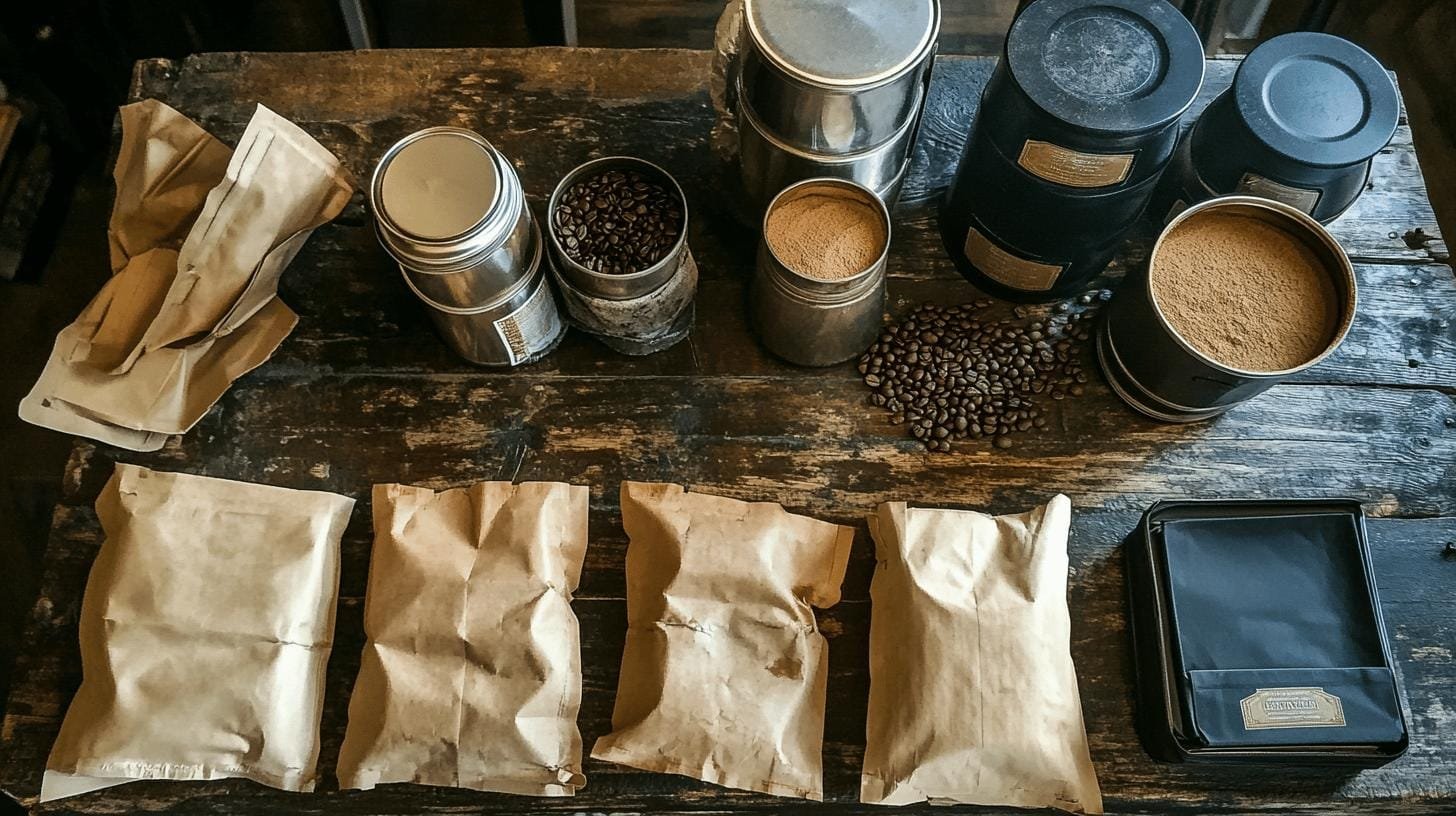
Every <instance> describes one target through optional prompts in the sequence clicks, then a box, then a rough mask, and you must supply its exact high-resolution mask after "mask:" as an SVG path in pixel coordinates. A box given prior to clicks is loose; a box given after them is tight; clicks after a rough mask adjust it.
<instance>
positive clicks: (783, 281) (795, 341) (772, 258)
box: [751, 178, 890, 366]
mask: <svg viewBox="0 0 1456 816" xmlns="http://www.w3.org/2000/svg"><path fill="white" fill-rule="evenodd" d="M809 195H835V196H843V197H846V198H850V199H853V200H855V201H858V202H860V203H862V204H864V205H865V206H867V207H868V208H870V209H871V210H872V211H873V212H874V213H875V215H876V216H877V217H878V218H879V219H880V222H881V224H882V225H883V226H884V233H883V234H884V246H883V247H882V248H881V249H880V252H879V255H878V256H877V257H876V259H875V260H874V262H873V263H871V264H870V265H869V266H867V267H865V268H864V269H863V270H861V271H859V272H857V273H855V274H853V275H851V276H849V277H846V278H839V279H835V280H825V279H821V278H814V277H810V276H808V275H806V274H804V273H802V272H800V271H798V270H795V269H792V268H790V267H789V266H788V265H787V264H785V263H784V262H783V261H782V260H781V259H780V258H779V257H778V256H777V255H775V254H774V251H773V248H772V247H771V246H770V245H769V242H768V237H767V235H768V221H769V217H770V216H772V215H773V213H774V210H775V209H776V208H778V207H780V206H783V205H784V204H787V203H788V202H790V201H794V200H796V199H798V198H801V197H804V196H809ZM763 225H764V237H763V238H761V239H760V240H759V244H758V262H757V267H756V271H755V275H754V280H753V289H752V296H751V301H752V304H751V306H752V313H753V323H754V327H755V328H756V329H757V331H758V336H759V338H760V339H761V340H762V341H763V344H764V346H765V347H767V348H768V350H769V351H771V352H773V353H774V354H776V355H778V356H779V357H782V358H783V359H785V360H787V361H789V362H791V363H795V364H798V365H803V366H827V365H834V364H835V363H842V362H844V361H845V360H848V359H851V358H852V357H854V356H855V355H857V354H859V353H860V352H862V351H864V350H865V348H867V347H868V346H869V345H870V344H871V343H872V342H874V339H875V336H876V335H877V334H878V333H879V331H880V325H881V323H882V321H883V318H884V314H885V262H886V258H887V257H888V256H889V251H890V211H889V210H888V209H886V207H885V203H884V202H883V201H882V200H880V198H879V197H878V196H877V195H875V193H874V191H873V190H870V189H868V188H866V187H864V186H862V185H859V184H856V183H854V182H852V181H846V180H844V179H835V178H815V179H805V180H804V181H801V182H798V183H796V184H793V185H790V186H789V187H787V188H785V189H784V191H783V192H781V193H779V194H778V195H777V196H775V197H774V200H773V201H772V202H771V203H770V204H769V206H768V209H767V211H766V212H765V213H764V218H763Z"/></svg>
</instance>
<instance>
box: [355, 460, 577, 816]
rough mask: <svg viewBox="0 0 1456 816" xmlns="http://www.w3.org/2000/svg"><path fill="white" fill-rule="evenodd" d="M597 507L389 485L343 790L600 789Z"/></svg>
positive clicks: (485, 491)
mask: <svg viewBox="0 0 1456 816" xmlns="http://www.w3.org/2000/svg"><path fill="white" fill-rule="evenodd" d="M588 499H589V491H588V489H587V488H586V487H576V486H572V485H566V484H561V483H556V482H528V483H525V484H521V485H512V484H511V483H509V482H485V483H482V484H477V485H474V486H473V487H470V488H461V489H456V490H446V491H442V492H439V493H437V492H435V491H433V490H427V489H425V488H419V487H406V486H404V485H394V484H389V485H375V487H374V554H373V556H372V558H371V560H370V563H369V590H368V594H367V595H366V597H365V601H364V629H365V632H366V633H367V634H368V636H369V640H368V642H367V643H366V644H365V647H364V654H363V658H362V660H361V661H360V666H359V677H358V680H357V681H356V682H355V684H354V693H353V696H352V697H351V698H350V700H349V728H348V732H347V733H346V734H345V735H344V745H343V748H342V749H341V750H340V753H339V786H340V787H342V788H365V789H367V788H372V787H374V786H375V785H376V784H381V783H387V782H419V783H423V784H426V785H446V786H451V787H461V788H472V789H475V790H483V791H499V792H504V793H517V794H528V795H534V796H570V795H572V794H573V793H575V792H576V789H577V788H578V787H580V786H582V785H584V784H585V783H586V779H585V777H583V776H582V773H581V734H580V733H579V732H578V731H577V727H576V714H577V710H578V708H579V707H580V705H581V648H580V640H579V636H578V632H577V622H576V615H575V614H573V613H572V611H571V593H572V592H573V591H574V590H575V589H576V585H577V581H578V580H579V578H580V575H581V565H582V559H583V557H584V556H585V553H586V525H587V504H588Z"/></svg>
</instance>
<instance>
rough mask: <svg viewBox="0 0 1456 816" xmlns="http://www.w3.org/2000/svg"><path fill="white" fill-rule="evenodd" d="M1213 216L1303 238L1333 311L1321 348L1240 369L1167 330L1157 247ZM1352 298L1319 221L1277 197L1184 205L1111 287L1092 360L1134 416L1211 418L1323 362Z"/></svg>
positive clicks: (1345, 260) (1343, 258) (1341, 262)
mask: <svg viewBox="0 0 1456 816" xmlns="http://www.w3.org/2000/svg"><path fill="white" fill-rule="evenodd" d="M1214 213H1222V214H1233V215H1241V216H1247V217H1251V218H1256V219H1258V220H1261V221H1264V222H1265V223H1268V224H1270V225H1273V226H1275V227H1277V228H1279V229H1280V230H1282V231H1284V232H1285V233H1287V234H1288V235H1290V236H1293V237H1294V238H1296V239H1298V240H1299V241H1301V242H1302V243H1304V245H1305V246H1307V247H1308V248H1309V249H1310V250H1311V251H1312V252H1313V253H1314V256H1315V257H1316V258H1318V259H1319V261H1320V264H1321V268H1322V269H1323V270H1324V272H1325V273H1327V274H1328V275H1329V276H1330V281H1331V283H1332V284H1333V285H1334V291H1335V296H1336V297H1337V298H1338V300H1339V308H1340V312H1339V316H1338V317H1337V318H1336V321H1335V327H1334V330H1333V332H1332V333H1331V335H1330V339H1329V342H1328V343H1327V344H1326V345H1325V347H1324V349H1323V351H1321V352H1320V353H1319V354H1317V355H1315V356H1314V357H1312V358H1310V359H1309V360H1306V361H1305V362H1303V363H1301V364H1300V365H1297V366H1294V367H1293V368H1288V369H1284V370H1282V371H1246V370H1243V369H1239V368H1235V367H1233V366H1231V365H1228V364H1226V363H1222V362H1219V361H1218V360H1215V359H1214V358H1212V357H1210V356H1209V355H1207V354H1205V353H1203V352H1202V351H1200V350H1198V349H1197V348H1195V347H1194V346H1193V344H1191V343H1190V342H1188V340H1187V339H1186V338H1184V337H1183V336H1182V335H1181V334H1179V333H1178V330H1177V329H1176V328H1174V327H1173V324H1172V323H1171V322H1170V321H1169V319H1168V315H1167V314H1166V313H1165V312H1164V311H1163V309H1162V308H1161V307H1160V306H1159V305H1158V301H1157V297H1156V296H1155V295H1154V292H1153V287H1154V284H1153V276H1154V275H1155V274H1156V273H1157V264H1158V250H1159V249H1160V248H1161V247H1162V246H1163V244H1164V243H1165V242H1166V241H1167V239H1168V236H1169V235H1171V234H1173V233H1174V232H1175V231H1177V230H1178V228H1179V227H1180V226H1181V225H1183V224H1184V223H1187V222H1189V221H1191V220H1193V219H1197V218H1200V217H1201V216H1203V215H1205V214H1214ZM1357 300H1358V296H1357V294H1356V285H1355V268H1354V266H1352V265H1351V263H1350V258H1349V256H1348V255H1346V254H1345V250H1344V248H1343V247H1341V246H1340V243H1339V242H1338V241H1336V240H1335V238H1334V236H1332V235H1330V233H1329V232H1328V231H1327V230H1326V229H1325V228H1324V227H1323V226H1321V225H1320V223H1319V222H1318V221H1315V220H1314V219H1313V218H1311V217H1309V216H1308V215H1305V214H1304V213H1303V212H1301V211H1299V210H1297V209H1295V208H1294V207H1291V206H1289V205H1288V204H1281V203H1279V202H1277V201H1270V200H1268V199H1263V198H1257V197H1253V196H1224V197H1223V198H1215V199H1211V200H1209V201H1205V202H1203V203H1201V204H1197V205H1194V206H1192V207H1189V208H1188V209H1186V210H1184V211H1183V212H1182V213H1181V214H1180V215H1178V216H1177V217H1176V218H1174V219H1173V220H1172V221H1171V222H1169V223H1168V226H1167V227H1166V228H1165V229H1164V230H1163V232H1162V234H1161V235H1160V236H1158V240H1157V242H1156V243H1155V244H1154V245H1153V249H1152V252H1150V253H1149V254H1148V260H1147V263H1146V264H1145V265H1144V267H1143V268H1142V269H1140V270H1138V271H1137V272H1136V273H1134V274H1133V275H1132V276H1130V278H1129V279H1128V280H1126V281H1124V282H1123V284H1122V286H1121V287H1119V288H1118V290H1117V293H1116V294H1115V295H1114V296H1113V298H1112V302H1111V303H1110V304H1109V305H1108V308H1107V310H1106V315H1105V317H1104V319H1103V320H1102V323H1101V325H1100V326H1099V327H1098V331H1097V361H1098V363H1099V364H1100V366H1101V368H1102V373H1103V375H1104V376H1105V377H1106V379H1107V382H1108V384H1109V385H1110V386H1111V387H1112V390H1113V391H1114V392H1116V393H1117V395H1118V396H1119V397H1121V398H1122V400H1123V402H1125V403H1127V404H1128V405H1129V406H1130V407H1132V408H1133V409H1135V410H1137V411H1138V412H1139V413H1142V414H1144V415H1146V416H1149V417H1152V418H1153V419H1158V420H1162V421H1164V422H1197V421H1199V420H1204V419H1210V418H1212V417H1215V416H1218V415H1219V414H1221V413H1223V412H1225V411H1227V410H1228V409H1230V408H1232V407H1234V406H1235V405H1238V404H1240V403H1243V402H1246V401H1248V400H1250V399H1252V398H1254V397H1256V396H1258V395H1259V394H1262V393H1263V392H1264V391H1266V390H1268V389H1269V388H1271V387H1273V386H1274V385H1276V384H1277V383H1279V382H1282V381H1284V380H1287V379H1289V378H1290V377H1292V376H1293V375H1295V374H1297V373H1299V372H1301V371H1304V370H1306V369H1309V368H1312V367H1314V366H1316V365H1319V363H1320V362H1322V361H1323V360H1325V359H1327V358H1328V357H1329V356H1330V355H1331V354H1333V353H1334V352H1335V349H1337V348H1339V346H1340V343H1341V342H1343V341H1344V339H1345V336H1346V335H1347V334H1349V332H1350V326H1351V325H1352V324H1353V323H1354V320H1355V309H1356V304H1357Z"/></svg>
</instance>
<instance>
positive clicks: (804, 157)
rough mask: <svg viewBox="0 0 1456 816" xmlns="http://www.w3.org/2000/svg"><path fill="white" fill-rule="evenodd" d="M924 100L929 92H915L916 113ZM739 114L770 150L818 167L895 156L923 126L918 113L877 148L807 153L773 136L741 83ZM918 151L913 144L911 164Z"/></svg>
mask: <svg viewBox="0 0 1456 816" xmlns="http://www.w3.org/2000/svg"><path fill="white" fill-rule="evenodd" d="M924 97H925V89H924V88H923V87H917V88H916V91H915V110H916V111H919V110H920V106H921V103H922V102H923V101H924ZM738 113H739V117H740V118H742V119H743V120H744V121H746V122H747V123H748V125H749V127H751V128H753V132H754V133H756V134H757V135H758V137H759V138H760V139H762V140H764V141H765V142H767V143H768V144H769V145H770V146H772V147H774V148H775V149H777V150H779V151H781V152H783V153H787V154H789V155H790V156H792V157H793V158H795V159H798V160H801V161H806V162H813V163H814V164H820V165H824V166H838V165H842V164H854V163H855V162H860V161H864V160H865V159H866V158H869V157H872V156H874V155H876V154H879V153H892V152H894V151H895V150H896V149H897V148H899V147H901V145H902V142H901V140H902V139H904V138H905V136H906V134H907V133H908V132H910V131H912V130H914V128H915V127H916V125H917V124H919V121H920V114H919V113H918V112H917V113H916V114H915V115H914V116H910V117H907V118H906V120H905V121H904V122H902V123H900V127H899V128H897V129H896V130H895V132H894V133H891V134H890V135H889V136H888V137H887V138H886V139H885V140H884V141H883V142H880V143H879V144H876V145H871V146H869V147H866V148H864V149H862V150H857V151H855V152H853V153H815V152H814V151H812V150H805V149H804V148H802V147H799V146H797V145H791V144H789V143H788V142H785V141H784V140H783V139H780V138H779V137H778V136H777V135H775V134H774V133H772V132H770V131H769V128H768V126H767V125H766V124H764V122H763V120H762V119H760V118H759V116H758V112H757V111H755V110H754V109H753V103H752V102H750V101H749V100H748V97H747V96H745V95H744V93H743V84H742V82H741V81H740V82H739V85H738ZM914 150H915V145H914V144H913V143H911V144H910V145H908V146H907V153H906V161H907V162H908V161H909V159H910V154H911V153H913V152H914Z"/></svg>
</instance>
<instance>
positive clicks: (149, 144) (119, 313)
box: [20, 101, 352, 450]
mask: <svg viewBox="0 0 1456 816" xmlns="http://www.w3.org/2000/svg"><path fill="white" fill-rule="evenodd" d="M121 119H122V128H123V131H122V147H121V155H120V157H119V158H118V160H117V168H116V182H117V186H118V189H117V198H116V204H115V206H114V208H113V211H112V220H111V227H110V234H111V247H112V263H113V269H114V274H113V276H112V278H111V280H110V281H108V282H107V284H106V286H105V287H103V289H102V290H101V292H100V293H99V294H98V295H97V296H96V298H95V299H94V300H93V301H92V302H91V304H90V305H89V306H88V307H87V308H86V310H85V311H83V312H82V313H81V315H80V317H78V318H77V319H76V321H75V322H74V323H72V324H71V325H70V326H68V327H66V328H65V329H63V330H62V331H61V333H60V335H59V336H57V338H56V345H55V347H54V349H53V350H52V351H51V356H50V359H49V360H48V361H47V363H46V368H45V371H44V372H43V373H42V374H41V378H40V380H39V381H38V382H37V383H36V385H35V388H33V389H32V390H31V392H30V394H29V395H28V396H27V397H26V398H25V400H23V401H22V402H21V405H20V416H21V418H22V419H25V420H26V421H28V422H32V423H35V424H37V425H42V426H45V427H48V428H53V429H55V430H59V431H64V432H67V433H75V434H81V435H84V436H89V437H92V438H94V439H98V440H101V441H103V442H108V443H111V444H114V445H118V446H121V447H125V448H130V449H133V450H155V449H156V448H159V447H161V445H162V444H163V443H164V442H165V441H166V437H167V436H168V435H170V434H180V433H185V432H186V431H187V430H188V429H189V428H191V427H192V426H193V425H194V424H196V422H197V421H198V420H199V419H201V418H202V416H203V414H205V413H206V412H207V410H208V409H209V408H211V407H212V405H213V403H215V402H216V401H217V400H218V398H219V397H221V396H222V394H223V393H224V392H225V391H226V390H227V388H228V386H230V385H231V384H232V382H233V381H234V380H236V379H237V378H238V377H241V376H242V375H243V374H245V373H247V372H248V371H251V370H252V369H253V368H256V367H257V366H259V365H261V364H262V363H263V362H264V361H265V360H267V359H268V357H270V356H271V355H272V354H273V351H274V350H275V349H277V347H278V345H279V344H280V343H282V342H283V339H284V338H285V337H287V336H288V334H289V332H291V331H292V330H293V326H294V324H295V323H297V321H298V317H297V315H295V314H294V313H293V312H292V311H291V310H290V309H289V308H288V307H287V306H285V305H284V304H283V303H282V301H279V300H278V299H277V298H276V296H275V295H276V293H277V289H278V278H279V276H280V275H281V274H282V271H283V268H284V267H285V266H286V265H287V264H288V262H289V261H290V260H292V258H293V256H294V255H295V254H296V253H297V252H298V250H299V248H300V247H302V245H303V243H304V241H306V240H307V238H308V236H309V235H310V234H311V233H312V231H313V230H314V229H315V228H316V227H318V226H319V225H320V224H323V223H325V222H327V221H328V220H330V219H331V218H333V217H334V216H335V215H337V214H338V213H339V211H340V210H342V209H343V207H344V205H345V204H346V203H347V202H348V199H349V196H350V194H351V192H352V188H351V187H350V185H349V181H348V179H347V176H346V174H345V173H344V171H343V169H342V168H341V167H340V166H339V163H338V161H337V160H336V159H335V158H334V157H333V156H332V155H331V154H330V153H329V152H328V151H327V150H325V149H324V148H323V147H322V146H320V145H319V144H318V143H317V142H316V141H314V140H313V139H312V138H311V137H310V136H308V134H306V133H304V132H303V131H302V130H301V129H299V128H298V127H297V126H296V125H294V124H292V123H290V122H288V121H287V120H285V119H283V118H281V117H279V116H278V115H277V114H275V113H273V112H272V111H270V110H268V109H267V108H264V107H263V106H261V105H260V106H258V110H257V112H256V113H255V114H254V116H253V119H252V121H250V122H249V123H248V128H247V130H246V131H244V133H243V137H242V139H241V141H240V142H239V144H238V150H237V151H236V152H234V153H232V154H231V161H227V157H228V153H227V148H226V147H223V146H222V145H221V143H219V142H217V141H216V140H215V139H213V138H212V137H211V136H208V135H207V134H206V133H205V132H203V131H202V130H201V129H200V128H198V127H197V126H196V125H195V124H193V123H192V122H190V121H189V120H187V119H186V118H185V117H183V116H182V115H181V114H180V113H177V112H176V111H175V110H172V109H171V108H169V107H167V106H166V105H163V104H161V103H159V102H155V101H148V102H139V103H136V104H135V105H128V106H126V107H125V108H123V109H122V114H121ZM224 162H227V163H226V167H225V168H224V166H223V163H224ZM208 187H211V192H207V190H208ZM204 195H205V198H204ZM184 227H185V229H186V232H185V234H186V238H185V240H183V241H182V243H181V246H180V247H178V246H177V244H176V241H177V240H178V238H179V236H180V235H181V234H182V233H183V231H184Z"/></svg>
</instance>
